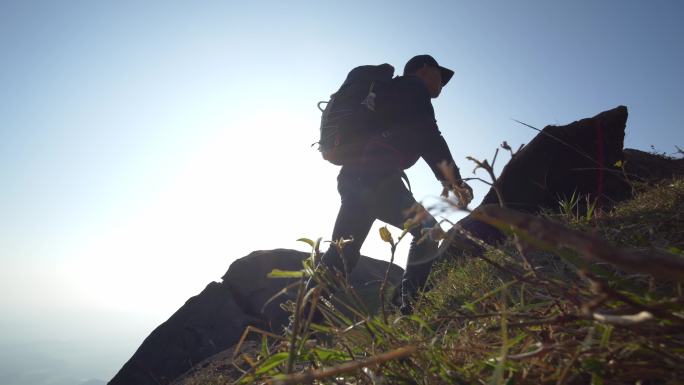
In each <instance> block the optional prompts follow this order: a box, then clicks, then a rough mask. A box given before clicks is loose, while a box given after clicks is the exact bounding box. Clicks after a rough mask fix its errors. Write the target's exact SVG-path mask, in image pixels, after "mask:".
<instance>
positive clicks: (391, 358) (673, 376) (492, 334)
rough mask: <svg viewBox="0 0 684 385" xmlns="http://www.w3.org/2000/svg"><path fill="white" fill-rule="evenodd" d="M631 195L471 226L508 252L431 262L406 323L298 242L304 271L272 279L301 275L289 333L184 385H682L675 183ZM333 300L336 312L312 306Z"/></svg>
mask: <svg viewBox="0 0 684 385" xmlns="http://www.w3.org/2000/svg"><path fill="white" fill-rule="evenodd" d="M635 188H636V195H635V198H634V199H631V200H629V201H626V202H623V203H622V204H619V205H618V206H616V207H615V208H614V209H613V210H611V211H610V212H603V211H600V210H598V209H596V206H595V205H593V204H592V202H585V201H583V199H584V198H582V197H570V198H567V199H565V200H563V201H562V202H559V205H560V212H561V214H557V213H553V214H552V213H548V214H545V215H542V216H535V217H532V216H525V215H522V214H520V215H518V214H515V213H510V212H507V211H498V210H493V211H491V212H484V213H483V214H480V215H481V218H483V220H484V219H486V220H487V221H488V222H490V223H492V224H495V225H497V226H498V227H499V228H500V229H502V230H504V231H506V232H508V233H511V235H512V236H511V237H510V240H509V241H508V242H507V243H505V244H503V245H501V246H499V247H496V248H492V247H488V246H485V245H482V247H484V248H485V252H484V253H483V254H482V255H480V256H470V255H458V256H451V258H449V259H448V260H447V261H445V262H442V263H441V264H439V265H438V267H437V268H436V269H435V271H434V272H433V274H432V275H431V281H430V283H431V287H432V289H431V290H430V291H428V292H426V293H424V294H423V295H422V296H421V297H420V299H419V301H418V303H417V306H416V310H415V313H414V314H413V315H411V316H400V315H399V314H398V312H397V311H396V310H395V308H394V307H393V306H392V305H391V303H390V302H391V301H390V300H389V299H386V298H385V297H388V298H389V297H391V295H389V292H390V291H391V290H392V288H386V289H383V290H382V291H383V294H382V298H383V301H384V302H385V304H386V305H385V306H383V307H382V309H381V311H379V312H373V314H371V312H369V311H368V310H367V309H365V306H364V303H363V301H362V300H361V299H359V298H358V296H357V295H356V293H355V291H354V289H353V288H351V287H349V286H348V285H346V283H345V282H346V281H345V279H344V277H341V276H339V275H338V276H335V275H332V274H331V273H330V272H327V271H324V270H322V269H321V268H319V269H318V270H316V271H314V269H313V266H314V265H315V263H314V262H315V261H314V260H315V258H317V255H318V254H317V253H318V252H317V249H318V245H317V244H316V243H315V242H311V241H307V242H309V243H310V244H311V246H312V249H313V251H312V258H311V259H309V260H307V261H306V262H305V264H304V269H303V271H301V272H274V274H273V275H274V276H275V277H277V276H289V277H292V276H295V277H301V281H299V283H298V284H297V285H296V287H293V288H292V289H293V290H299V297H298V300H297V301H296V303H295V302H292V303H288V304H286V306H287V307H288V309H289V310H290V311H291V312H292V314H293V323H292V327H291V328H290V329H291V330H289V331H288V333H286V334H285V335H283V336H279V335H273V334H270V333H266V332H260V331H258V330H250V333H249V334H250V336H251V337H255V336H256V337H259V338H260V343H253V342H252V343H248V344H241V346H239V347H238V349H237V350H236V351H235V354H234V357H235V360H234V362H233V363H232V372H233V373H234V376H230V377H232V378H228V377H226V376H224V375H222V374H220V373H218V372H215V373H212V372H211V371H209V372H207V371H205V372H203V373H202V374H201V375H198V376H195V377H193V378H189V379H187V380H186V382H185V384H188V385H190V384H223V383H233V382H234V383H238V384H252V383H258V384H261V383H269V384H299V383H317V384H373V385H379V384H507V385H510V384H523V383H524V384H596V385H599V384H606V385H607V384H644V385H645V384H675V383H682V381H684V294H683V293H682V281H683V279H682V277H683V276H684V269H681V268H680V266H682V261H684V252H683V251H682V250H684V180H674V181H668V182H665V183H661V184H660V185H658V186H651V187H648V186H635ZM381 236H382V237H383V239H384V240H385V241H387V242H389V243H390V247H391V248H392V249H394V245H395V241H394V239H392V237H391V235H390V234H389V233H387V232H385V231H383V232H382V234H381ZM340 247H342V248H343V245H340ZM311 276H312V277H313V279H315V280H316V281H317V282H318V287H317V288H316V289H312V290H310V291H309V292H305V290H304V287H305V286H304V282H305V281H306V279H308V277H311ZM331 288H335V289H334V290H335V293H336V295H335V297H334V298H335V300H334V302H330V301H328V300H326V299H325V298H326V296H325V295H324V296H323V298H324V299H322V300H320V301H318V300H317V298H318V297H319V294H325V292H326V291H329V290H331ZM385 292H387V293H388V294H386V295H385ZM310 301H312V305H311V306H307V305H306V304H307V303H308V302H310ZM316 310H318V311H320V312H321V313H322V314H323V316H324V319H325V321H323V322H320V323H314V322H312V320H313V319H314V318H315V317H314V315H315V311H316Z"/></svg>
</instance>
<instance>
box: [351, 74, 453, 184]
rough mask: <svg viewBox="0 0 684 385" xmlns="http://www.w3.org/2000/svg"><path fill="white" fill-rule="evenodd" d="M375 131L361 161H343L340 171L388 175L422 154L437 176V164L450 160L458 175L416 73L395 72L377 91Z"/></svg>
mask: <svg viewBox="0 0 684 385" xmlns="http://www.w3.org/2000/svg"><path fill="white" fill-rule="evenodd" d="M376 111H377V116H378V122H377V124H378V133H377V134H376V135H374V136H373V137H372V138H371V139H370V141H369V142H368V144H367V145H366V147H365V149H364V151H363V155H362V161H361V162H360V163H359V164H355V165H345V166H343V167H342V170H341V171H340V173H341V175H377V176H382V175H389V174H391V173H399V172H401V171H402V170H405V169H407V168H409V167H411V166H413V165H414V164H415V163H416V162H417V161H418V159H419V158H421V157H422V158H423V159H424V160H425V162H426V163H427V164H428V165H429V166H430V168H431V169H432V171H433V173H434V174H435V177H436V178H437V179H438V180H445V179H446V178H445V176H444V175H442V172H441V170H440V169H439V166H438V165H439V164H440V163H441V162H443V161H447V162H448V163H449V164H452V165H453V167H454V171H455V176H456V177H457V178H460V174H459V172H458V167H456V165H455V163H454V159H453V157H452V156H451V152H450V151H449V147H448V146H447V144H446V141H445V140H444V137H443V136H442V134H441V132H440V131H439V128H438V127H437V121H436V120H435V111H434V109H433V108H432V102H431V98H430V94H429V92H428V89H427V87H426V86H425V83H423V81H422V80H421V79H420V78H418V77H416V76H399V77H396V78H394V79H393V80H392V82H391V83H390V85H389V87H388V89H386V90H385V91H384V92H383V93H382V94H380V95H378V100H377V110H376Z"/></svg>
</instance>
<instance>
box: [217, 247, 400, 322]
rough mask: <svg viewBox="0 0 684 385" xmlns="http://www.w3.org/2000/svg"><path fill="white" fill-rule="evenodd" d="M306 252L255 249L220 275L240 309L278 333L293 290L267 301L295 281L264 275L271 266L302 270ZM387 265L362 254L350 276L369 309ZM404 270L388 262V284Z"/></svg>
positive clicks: (376, 301) (396, 280) (293, 297)
mask: <svg viewBox="0 0 684 385" xmlns="http://www.w3.org/2000/svg"><path fill="white" fill-rule="evenodd" d="M308 255H309V254H307V253H299V252H293V251H292V250H287V249H277V250H270V251H255V252H253V253H251V254H250V255H248V256H246V257H244V258H241V259H238V260H237V261H235V262H233V263H232V264H231V265H230V268H229V269H228V272H226V274H225V275H224V276H223V282H224V283H225V284H226V285H227V286H228V287H230V288H231V292H232V293H233V295H234V296H235V298H237V299H238V301H239V302H240V303H242V304H243V308H242V309H243V311H245V312H246V313H247V314H250V315H252V316H254V317H259V318H260V319H261V320H262V321H263V323H264V324H265V325H267V327H268V328H269V329H270V330H273V331H275V332H280V331H281V329H282V327H283V326H286V325H287V323H288V316H289V314H288V313H287V312H286V311H285V310H283V309H282V308H281V307H280V304H281V303H283V302H284V301H286V300H293V301H294V300H296V293H295V291H294V290H290V291H288V292H287V293H285V294H283V295H281V296H280V297H278V300H277V301H271V302H268V300H269V299H270V298H271V297H273V295H274V294H276V293H278V291H280V290H281V289H282V288H283V287H285V286H287V285H289V284H291V283H293V282H295V281H296V280H295V279H282V278H281V279H268V278H265V277H266V275H267V274H268V273H269V272H270V271H271V270H273V269H280V270H301V268H302V259H304V258H306V257H308ZM387 266H388V264H387V262H383V261H379V260H377V259H372V258H368V257H362V258H360V259H359V262H358V264H357V265H356V267H355V268H354V271H353V272H352V274H351V275H350V277H349V281H350V284H351V285H352V286H353V287H354V289H355V290H356V292H357V294H358V295H359V297H360V298H361V299H363V301H364V304H365V305H366V306H367V307H368V308H369V311H371V312H374V311H375V310H377V309H378V308H379V305H380V302H379V296H378V293H379V289H380V285H381V283H382V279H383V278H384V276H385V271H386V270H387ZM403 273H404V270H403V269H402V268H401V267H399V266H397V265H394V264H393V265H390V273H389V278H388V281H389V283H390V285H398V284H399V282H400V281H401V277H402V275H403ZM258 277H264V278H261V279H259V278H258ZM267 302H268V303H267Z"/></svg>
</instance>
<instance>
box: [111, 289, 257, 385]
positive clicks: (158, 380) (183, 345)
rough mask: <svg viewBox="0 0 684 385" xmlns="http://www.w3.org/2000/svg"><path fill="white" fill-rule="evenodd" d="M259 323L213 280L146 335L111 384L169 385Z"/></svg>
mask: <svg viewBox="0 0 684 385" xmlns="http://www.w3.org/2000/svg"><path fill="white" fill-rule="evenodd" d="M257 323H258V320H256V319H254V318H253V317H250V316H248V315H246V314H244V313H243V312H242V309H241V308H240V306H238V304H237V302H236V301H235V299H234V298H233V296H232V294H231V292H230V290H229V288H228V287H227V286H226V285H224V284H220V283H218V282H211V283H210V284H209V285H207V287H206V288H205V289H204V290H203V291H202V292H201V293H200V294H198V295H196V296H194V297H192V298H190V299H189V300H188V301H187V302H186V303H185V304H184V305H183V306H182V307H181V308H180V309H178V311H176V313H174V314H173V315H172V316H171V317H170V318H169V319H168V320H167V321H166V322H164V323H162V324H161V325H159V326H158V327H157V328H156V329H155V330H154V331H153V332H152V333H151V334H150V335H149V336H148V337H147V338H145V340H144V341H143V343H142V345H140V347H139V348H138V350H137V351H136V352H135V354H134V355H133V357H131V359H130V360H129V361H128V362H127V363H126V364H125V365H124V366H123V367H122V368H121V370H119V372H118V373H117V374H116V376H114V378H112V380H111V381H110V382H109V384H110V385H148V384H149V385H157V384H167V383H169V382H170V381H171V380H173V379H174V378H176V377H177V376H179V375H180V374H182V373H184V372H185V371H187V370H188V369H189V368H190V367H192V366H193V365H194V364H196V363H198V362H200V361H201V360H203V359H204V358H206V357H208V356H210V355H213V354H216V353H218V352H220V351H222V350H224V349H225V348H226V347H229V346H231V345H232V344H234V343H235V341H237V340H238V339H239V338H240V334H241V333H242V331H243V330H244V329H245V327H247V325H250V324H257Z"/></svg>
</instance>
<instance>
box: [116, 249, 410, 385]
mask: <svg viewBox="0 0 684 385" xmlns="http://www.w3.org/2000/svg"><path fill="white" fill-rule="evenodd" d="M308 256H309V254H308V253H303V252H300V251H295V250H287V249H277V250H265V251H255V252H253V253H251V254H249V255H248V256H246V257H243V258H240V259H238V260H236V261H235V262H233V263H232V264H231V265H230V267H229V268H228V272H227V273H226V274H225V275H224V276H223V282H221V283H218V282H211V283H210V284H209V285H207V287H206V288H205V289H204V290H203V291H202V292H201V293H200V294H198V295H196V296H194V297H192V298H190V299H189V300H188V301H187V302H186V303H185V304H184V305H183V306H182V307H181V308H180V309H178V311H176V312H175V313H174V314H173V315H172V316H171V317H170V318H169V319H168V320H167V321H166V322H164V323H162V324H161V325H159V326H158V327H157V328H156V329H155V330H154V331H153V332H152V333H151V334H150V335H149V336H148V337H147V338H146V339H145V340H144V341H143V343H142V345H140V347H139V348H138V350H137V351H136V352H135V354H134V355H133V356H132V357H131V358H130V360H129V361H128V362H126V364H125V365H124V366H123V367H122V368H121V370H119V372H118V373H117V374H116V376H114V378H112V380H111V381H110V382H109V384H110V385H160V384H161V385H164V384H169V383H170V382H171V381H173V380H174V379H175V378H177V377H178V376H180V375H181V374H183V373H185V372H187V371H188V370H189V369H190V368H192V367H193V365H195V364H197V363H199V362H201V361H202V360H205V359H206V358H208V357H210V356H213V355H215V354H217V353H219V352H222V351H224V350H226V349H229V348H230V347H231V346H233V345H234V344H236V343H237V342H238V340H239V338H240V336H241V334H242V332H243V331H244V330H245V328H246V327H247V326H249V325H252V326H256V327H259V328H263V329H267V330H269V329H270V330H273V331H275V332H280V331H281V330H282V327H283V325H285V324H286V323H287V322H288V320H287V318H288V313H287V312H285V311H284V310H282V309H281V308H280V304H281V303H283V302H284V301H286V300H288V299H293V298H294V293H293V292H292V291H290V292H288V293H286V294H284V295H281V296H279V297H277V298H276V299H275V300H273V301H271V302H269V303H268V304H267V302H268V300H269V299H271V298H272V297H273V296H274V295H275V294H277V293H278V292H280V291H281V290H282V289H283V288H284V287H286V286H288V285H289V284H291V283H292V282H293V281H294V280H293V279H271V278H267V276H266V275H267V274H268V273H269V272H270V271H271V270H273V269H281V270H300V269H301V268H302V260H303V259H304V258H306V257H308ZM387 268H388V262H385V261H380V260H375V259H372V258H368V257H363V256H362V257H361V258H360V259H359V263H358V265H357V267H356V268H355V269H354V272H353V273H352V274H351V275H350V277H349V280H350V283H351V285H352V286H354V287H355V288H356V290H357V292H358V293H359V296H360V297H361V298H362V299H364V300H366V302H367V303H366V305H367V306H368V307H369V309H370V310H371V311H373V310H374V309H377V307H378V306H379V302H378V298H379V296H378V293H379V288H380V284H381V282H382V279H383V277H384V275H385V271H386V269H387ZM389 268H390V274H389V283H390V284H391V285H398V284H399V282H400V281H401V276H402V274H403V270H402V269H401V268H400V267H399V266H396V265H389ZM264 305H266V306H264ZM262 310H263V311H262Z"/></svg>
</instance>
